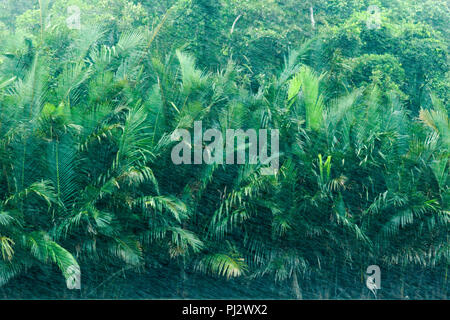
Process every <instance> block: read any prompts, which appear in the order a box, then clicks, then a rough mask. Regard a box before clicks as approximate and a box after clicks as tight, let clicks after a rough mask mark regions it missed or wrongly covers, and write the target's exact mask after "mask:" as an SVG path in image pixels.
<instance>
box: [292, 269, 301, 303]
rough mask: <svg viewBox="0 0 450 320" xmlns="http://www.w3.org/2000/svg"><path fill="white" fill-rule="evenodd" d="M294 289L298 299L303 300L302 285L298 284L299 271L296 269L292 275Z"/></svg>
mask: <svg viewBox="0 0 450 320" xmlns="http://www.w3.org/2000/svg"><path fill="white" fill-rule="evenodd" d="M292 290H293V291H294V293H295V297H296V299H298V300H302V299H303V296H302V291H301V290H300V286H299V285H298V279H297V272H295V271H294V275H293V276H292Z"/></svg>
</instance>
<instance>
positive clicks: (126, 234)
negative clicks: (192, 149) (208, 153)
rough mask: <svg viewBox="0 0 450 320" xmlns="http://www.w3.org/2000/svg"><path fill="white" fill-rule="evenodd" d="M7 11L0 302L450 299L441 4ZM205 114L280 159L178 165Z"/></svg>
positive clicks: (244, 3)
mask: <svg viewBox="0 0 450 320" xmlns="http://www.w3.org/2000/svg"><path fill="white" fill-rule="evenodd" d="M69 5H76V6H78V7H79V8H80V10H81V27H82V28H81V30H76V29H75V30H71V29H69V28H68V27H67V25H66V18H67V16H68V13H67V7H68V6H69ZM369 5H377V6H378V7H379V8H380V9H381V23H380V27H379V28H368V27H367V19H370V18H371V17H370V13H369V12H368V11H367V8H368V6H369ZM0 7H1V12H0V54H1V55H0V249H1V250H0V251H1V254H0V298H136V297H137V298H173V297H190V298H313V299H315V298H336V299H349V298H373V295H372V293H371V292H370V291H369V290H368V289H367V288H366V286H365V271H366V268H367V266H369V265H373V264H375V265H379V266H380V267H381V270H382V281H383V282H382V289H381V290H379V293H378V296H379V297H383V298H395V299H396V298H406V297H409V298H416V299H420V298H447V295H448V282H449V281H448V264H449V258H450V242H449V222H450V211H449V203H450V188H449V179H448V171H449V151H450V150H449V148H450V123H449V119H448V100H449V90H448V88H449V72H448V48H449V43H448V39H449V37H448V36H449V34H448V31H449V30H448V21H449V18H450V14H449V8H448V3H447V2H446V1H444V0H442V1H432V0H423V1H412V0H411V1H410V0H408V1H399V0H389V1H388V0H378V1H366V0H351V1H350V0H349V1H344V0H327V1H316V0H310V1H300V2H299V1H294V0H281V1H275V0H268V1H256V0H221V1H216V0H178V1H176V0H159V1H130V0H113V1H106V0H73V1H62V0H54V1H49V0H40V1H37V0H36V1H23V0H21V1H17V0H16V1H12V0H2V1H1V2H0ZM197 120H202V121H203V127H204V128H216V129H219V130H221V131H223V132H225V130H226V129H229V128H230V129H240V128H241V129H249V128H253V129H264V128H269V129H270V128H276V129H278V130H279V131H280V170H279V171H278V173H277V174H276V175H262V174H261V169H262V168H263V166H262V165H261V164H256V165H250V164H248V165H216V164H212V165H207V164H202V165H178V166H177V165H175V164H173V163H172V161H171V157H170V154H171V150H172V147H173V146H174V145H175V143H174V142H172V141H171V139H170V136H171V134H172V132H173V131H174V130H175V129H178V128H186V129H189V130H191V129H192V128H193V123H194V121H197ZM80 273H81V290H69V289H67V287H66V281H67V284H69V286H70V281H71V279H72V278H71V277H73V276H74V275H75V276H76V275H78V274H80Z"/></svg>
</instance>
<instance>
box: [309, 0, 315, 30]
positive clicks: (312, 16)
mask: <svg viewBox="0 0 450 320" xmlns="http://www.w3.org/2000/svg"><path fill="white" fill-rule="evenodd" d="M309 16H310V19H311V28H312V29H313V30H314V29H315V28H316V21H315V20H314V8H313V6H312V5H311V6H310V7H309Z"/></svg>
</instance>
